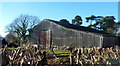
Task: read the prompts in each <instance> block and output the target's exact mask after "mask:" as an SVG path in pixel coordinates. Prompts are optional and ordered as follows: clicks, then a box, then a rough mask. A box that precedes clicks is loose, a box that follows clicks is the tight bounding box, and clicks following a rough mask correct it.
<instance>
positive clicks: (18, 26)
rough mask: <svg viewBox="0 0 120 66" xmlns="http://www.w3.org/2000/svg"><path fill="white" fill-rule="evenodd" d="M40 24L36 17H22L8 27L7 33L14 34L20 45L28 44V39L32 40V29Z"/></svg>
mask: <svg viewBox="0 0 120 66" xmlns="http://www.w3.org/2000/svg"><path fill="white" fill-rule="evenodd" d="M38 22H40V20H39V18H38V17H36V16H29V15H20V16H19V17H18V18H16V19H15V20H14V21H13V22H12V23H11V24H10V25H9V26H7V27H6V28H7V32H9V33H12V34H14V35H15V36H16V37H17V38H18V40H19V41H20V43H26V42H27V40H28V39H27V38H28V37H29V38H30V35H29V34H30V33H31V32H32V28H33V27H34V26H35V25H36V24H37V23H38Z"/></svg>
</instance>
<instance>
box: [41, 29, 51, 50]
mask: <svg viewBox="0 0 120 66" xmlns="http://www.w3.org/2000/svg"><path fill="white" fill-rule="evenodd" d="M40 46H41V47H42V48H43V49H49V48H51V30H47V31H41V32H40Z"/></svg>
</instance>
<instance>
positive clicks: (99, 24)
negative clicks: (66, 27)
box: [5, 15, 120, 44]
mask: <svg viewBox="0 0 120 66" xmlns="http://www.w3.org/2000/svg"><path fill="white" fill-rule="evenodd" d="M85 19H86V23H89V25H88V26H87V27H89V28H93V29H96V30H99V31H104V32H107V33H110V34H116V32H117V31H118V29H119V27H120V22H115V19H116V18H115V17H114V16H95V15H91V16H89V17H86V18H85ZM71 21H72V22H71V24H73V25H76V26H81V25H82V24H83V23H85V22H83V19H82V17H81V16H79V15H76V16H75V17H74V19H72V20H71ZM39 22H40V19H39V18H38V17H37V16H31V15H20V16H19V17H18V18H15V20H14V21H13V22H12V23H11V24H9V25H8V26H7V27H6V31H7V32H8V34H7V35H6V37H5V39H6V40H7V41H8V42H10V43H17V44H25V43H27V42H29V41H30V39H31V38H32V37H31V36H30V34H31V33H32V29H33V28H34V26H35V25H37V24H38V23H39ZM59 22H62V23H67V24H70V22H69V21H68V20H67V19H61V20H60V21H59Z"/></svg>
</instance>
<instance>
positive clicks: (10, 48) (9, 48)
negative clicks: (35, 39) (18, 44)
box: [7, 47, 18, 50]
mask: <svg viewBox="0 0 120 66" xmlns="http://www.w3.org/2000/svg"><path fill="white" fill-rule="evenodd" d="M7 49H8V50H16V49H18V48H12V47H7Z"/></svg>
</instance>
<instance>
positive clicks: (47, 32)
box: [31, 19, 118, 48]
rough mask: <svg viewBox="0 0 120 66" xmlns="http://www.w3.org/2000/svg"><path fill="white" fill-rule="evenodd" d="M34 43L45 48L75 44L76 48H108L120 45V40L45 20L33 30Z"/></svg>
mask: <svg viewBox="0 0 120 66" xmlns="http://www.w3.org/2000/svg"><path fill="white" fill-rule="evenodd" d="M31 36H32V37H33V40H32V42H35V43H39V44H40V45H43V46H44V47H45V48H49V47H50V46H51V44H54V45H57V46H61V45H67V46H68V45H70V44H73V45H75V46H76V47H92V46H96V47H108V46H114V45H117V44H118V38H117V37H115V36H113V35H110V34H108V33H105V32H102V31H98V30H95V29H92V28H88V27H83V26H75V25H73V24H68V23H62V22H59V21H54V20H49V19H44V20H43V21H41V22H40V23H39V24H38V25H36V26H35V27H34V28H33V33H31Z"/></svg>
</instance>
